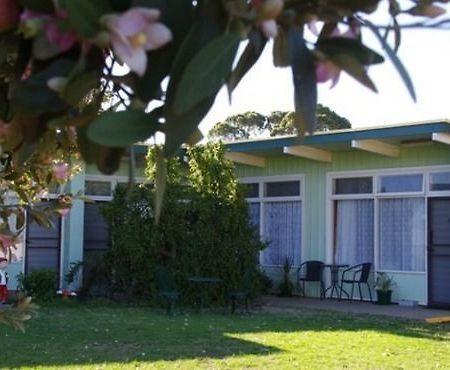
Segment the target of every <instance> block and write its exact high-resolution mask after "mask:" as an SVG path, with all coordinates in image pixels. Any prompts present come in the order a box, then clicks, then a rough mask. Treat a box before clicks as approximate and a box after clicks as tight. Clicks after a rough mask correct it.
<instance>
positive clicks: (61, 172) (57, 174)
mask: <svg viewBox="0 0 450 370" xmlns="http://www.w3.org/2000/svg"><path fill="white" fill-rule="evenodd" d="M52 173H53V178H54V179H55V180H56V182H58V183H63V182H65V181H67V178H68V177H69V165H68V164H67V163H61V162H60V163H56V164H55V165H54V166H53V168H52Z"/></svg>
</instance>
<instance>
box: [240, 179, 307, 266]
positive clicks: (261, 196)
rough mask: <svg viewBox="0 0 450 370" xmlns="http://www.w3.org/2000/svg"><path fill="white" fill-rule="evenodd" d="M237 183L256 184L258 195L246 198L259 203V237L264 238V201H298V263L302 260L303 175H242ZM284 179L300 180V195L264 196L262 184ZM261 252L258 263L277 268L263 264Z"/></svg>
mask: <svg viewBox="0 0 450 370" xmlns="http://www.w3.org/2000/svg"><path fill="white" fill-rule="evenodd" d="M238 180H239V183H241V184H244V185H245V184H256V183H257V184H258V197H252V198H246V201H247V203H259V204H260V210H259V212H260V215H259V230H258V231H259V235H260V236H261V239H262V240H264V233H263V231H264V205H265V203H270V202H289V201H300V203H301V210H300V219H301V221H302V222H301V225H300V230H301V239H300V246H301V251H300V252H301V253H300V263H301V261H303V260H304V253H305V252H304V245H305V230H304V224H305V222H304V220H303V215H304V209H305V198H304V194H305V175H303V174H301V175H281V176H257V177H243V178H239V179H238ZM284 181H300V195H295V196H283V197H264V184H265V183H267V182H284ZM263 254H264V251H261V252H260V253H259V263H260V264H261V266H264V267H276V268H279V267H281V266H279V265H267V264H263V263H262V262H263ZM298 267H299V265H296V264H294V265H292V268H298Z"/></svg>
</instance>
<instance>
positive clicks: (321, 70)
mask: <svg viewBox="0 0 450 370" xmlns="http://www.w3.org/2000/svg"><path fill="white" fill-rule="evenodd" d="M315 26H316V25H315V22H314V21H313V22H312V23H311V25H310V26H309V27H310V29H311V31H312V32H317V28H316V27H315ZM360 33H361V29H360V25H359V24H358V23H355V22H351V23H350V27H349V28H348V29H347V30H346V31H345V32H341V31H340V30H339V28H337V27H336V28H335V29H334V30H333V32H332V33H331V34H330V36H329V37H330V39H332V38H334V37H345V38H349V39H356V38H357V37H359V35H360ZM340 75H341V68H340V67H339V66H338V65H337V64H335V63H333V62H332V61H331V60H329V59H324V60H319V61H318V62H317V63H316V81H317V82H326V81H329V80H331V86H330V88H333V87H334V86H336V84H337V83H338V81H339V77H340Z"/></svg>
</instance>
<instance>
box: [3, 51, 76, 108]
mask: <svg viewBox="0 0 450 370" xmlns="http://www.w3.org/2000/svg"><path fill="white" fill-rule="evenodd" d="M74 65H75V63H74V62H73V61H71V60H67V59H58V60H55V61H54V62H53V63H52V64H51V65H50V66H48V67H47V68H46V69H44V70H42V71H40V72H38V73H35V74H33V75H32V76H31V77H30V78H28V79H26V80H23V81H18V82H14V83H12V84H11V92H10V99H11V105H12V106H13V108H14V110H15V111H16V112H20V113H22V114H24V115H26V114H29V115H39V114H42V113H59V112H61V111H63V110H64V109H65V108H66V107H67V105H66V103H65V102H64V101H63V100H62V99H61V98H60V96H59V95H58V93H57V92H56V91H53V90H51V89H50V88H49V87H48V86H47V82H48V80H50V79H51V78H52V77H65V76H67V75H68V74H69V73H70V71H71V70H72V68H73V66H74Z"/></svg>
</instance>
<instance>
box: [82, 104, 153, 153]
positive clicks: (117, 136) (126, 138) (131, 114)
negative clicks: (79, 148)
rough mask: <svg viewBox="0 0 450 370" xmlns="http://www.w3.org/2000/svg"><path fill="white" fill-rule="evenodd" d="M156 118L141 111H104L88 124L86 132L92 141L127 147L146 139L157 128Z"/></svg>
mask: <svg viewBox="0 0 450 370" xmlns="http://www.w3.org/2000/svg"><path fill="white" fill-rule="evenodd" d="M159 128H160V124H159V123H158V120H157V119H156V118H155V117H154V116H153V115H150V114H147V113H145V112H142V111H135V110H126V111H121V112H106V113H103V114H102V115H101V116H99V117H98V118H97V119H96V120H95V121H94V122H92V124H91V125H90V126H89V128H88V131H87V134H88V137H89V139H91V140H92V141H93V142H95V143H97V144H100V145H104V146H107V147H127V146H130V145H132V144H134V143H136V142H137V141H141V140H145V139H148V138H149V137H150V136H152V135H153V134H154V133H155V132H156V131H157V130H158V129H159Z"/></svg>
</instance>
